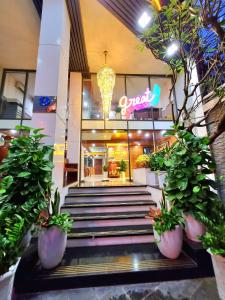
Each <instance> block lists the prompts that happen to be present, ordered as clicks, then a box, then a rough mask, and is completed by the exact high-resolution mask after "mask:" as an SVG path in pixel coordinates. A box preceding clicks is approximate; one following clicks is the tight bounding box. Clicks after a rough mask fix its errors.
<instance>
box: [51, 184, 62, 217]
mask: <svg viewBox="0 0 225 300" xmlns="http://www.w3.org/2000/svg"><path fill="white" fill-rule="evenodd" d="M50 203H51V208H52V215H53V216H58V215H59V213H60V193H59V191H58V188H57V189H56V190H55V194H54V201H52V200H51V201H50Z"/></svg>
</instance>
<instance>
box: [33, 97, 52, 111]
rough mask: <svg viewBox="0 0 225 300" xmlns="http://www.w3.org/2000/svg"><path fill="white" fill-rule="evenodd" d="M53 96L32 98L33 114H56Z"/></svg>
mask: <svg viewBox="0 0 225 300" xmlns="http://www.w3.org/2000/svg"><path fill="white" fill-rule="evenodd" d="M56 100H57V98H56V97H55V96H35V97H34V108H33V112H34V113H55V112H56Z"/></svg>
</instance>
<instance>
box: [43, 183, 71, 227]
mask: <svg viewBox="0 0 225 300" xmlns="http://www.w3.org/2000/svg"><path fill="white" fill-rule="evenodd" d="M39 224H40V225H41V226H43V227H46V228H49V227H51V226H58V227H59V228H60V229H61V230H62V231H63V232H69V231H70V229H71V227H72V225H73V220H72V218H71V217H70V215H69V214H68V213H61V212H60V194H59V192H58V189H56V190H55V193H54V200H52V199H51V200H50V202H49V207H48V209H47V210H45V211H43V212H42V213H41V215H40V218H39Z"/></svg>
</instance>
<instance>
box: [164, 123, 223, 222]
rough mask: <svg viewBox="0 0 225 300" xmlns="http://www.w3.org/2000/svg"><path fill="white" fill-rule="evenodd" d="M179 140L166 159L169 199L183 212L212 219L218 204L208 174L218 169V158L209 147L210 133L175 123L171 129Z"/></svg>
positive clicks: (204, 220)
mask: <svg viewBox="0 0 225 300" xmlns="http://www.w3.org/2000/svg"><path fill="white" fill-rule="evenodd" d="M170 134H172V135H175V136H176V138H177V141H176V142H175V143H174V144H173V146H172V149H171V152H170V157H169V159H168V160H166V161H165V165H166V168H167V178H166V186H165V196H166V199H167V200H169V201H171V202H172V203H173V205H175V206H176V207H177V208H178V209H181V210H182V211H183V212H188V213H191V214H193V215H194V216H195V217H196V219H198V220H200V221H202V222H204V223H207V222H210V220H213V218H214V216H215V214H214V213H213V211H214V210H215V209H216V207H217V206H218V205H219V200H218V196H217V194H216V193H215V192H214V191H213V190H212V189H211V188H213V189H216V184H215V182H214V181H213V180H211V179H210V178H209V177H208V175H209V174H212V173H213V172H214V171H215V162H214V160H213V158H212V156H211V153H210V149H209V146H208V144H209V139H208V138H207V137H197V136H195V135H194V134H193V133H191V132H189V131H187V130H186V129H183V128H181V127H176V126H175V129H174V130H173V131H172V132H171V133H170Z"/></svg>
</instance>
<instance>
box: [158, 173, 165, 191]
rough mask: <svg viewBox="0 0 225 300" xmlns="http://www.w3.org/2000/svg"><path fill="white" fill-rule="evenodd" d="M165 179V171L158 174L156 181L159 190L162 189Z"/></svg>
mask: <svg viewBox="0 0 225 300" xmlns="http://www.w3.org/2000/svg"><path fill="white" fill-rule="evenodd" d="M165 178H166V171H160V172H159V173H158V180H159V187H160V189H162V188H163V186H164V182H165Z"/></svg>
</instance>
